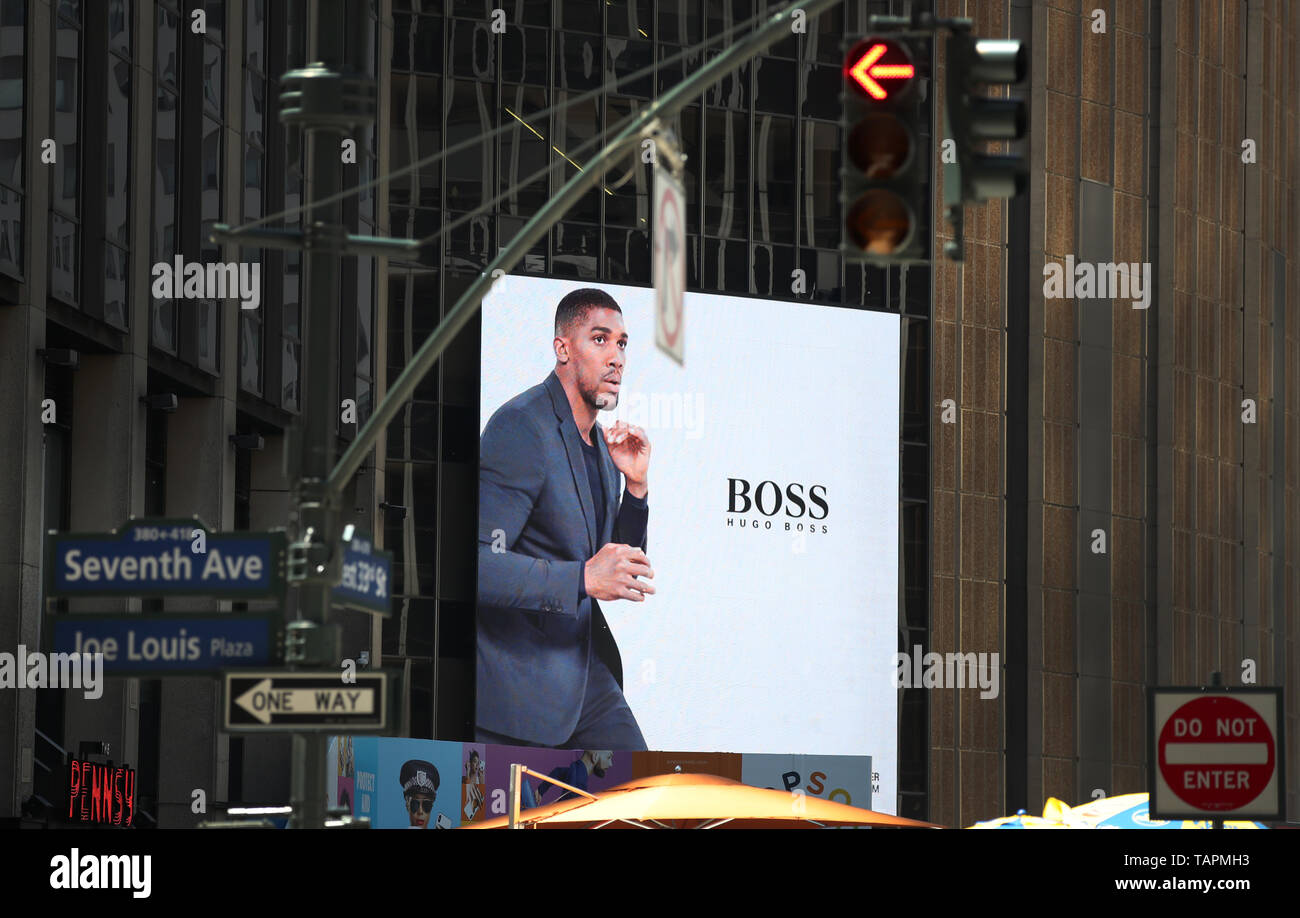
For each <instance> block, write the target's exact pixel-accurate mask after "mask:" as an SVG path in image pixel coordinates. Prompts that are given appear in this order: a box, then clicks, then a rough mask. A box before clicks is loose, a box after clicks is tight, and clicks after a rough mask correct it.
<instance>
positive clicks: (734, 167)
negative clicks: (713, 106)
mask: <svg viewBox="0 0 1300 918" xmlns="http://www.w3.org/2000/svg"><path fill="white" fill-rule="evenodd" d="M704 174H705V175H707V176H708V177H709V181H707V182H705V183H704V188H703V191H704V232H705V234H706V235H709V236H727V237H732V238H744V237H746V236H748V234H749V223H748V221H749V119H748V117H746V116H745V115H741V114H737V113H735V112H726V111H717V110H710V109H706V110H705V115H704ZM748 286H749V285H748V283H742V285H741V286H740V287H738V288H737V289H739V290H744V289H747V288H748Z"/></svg>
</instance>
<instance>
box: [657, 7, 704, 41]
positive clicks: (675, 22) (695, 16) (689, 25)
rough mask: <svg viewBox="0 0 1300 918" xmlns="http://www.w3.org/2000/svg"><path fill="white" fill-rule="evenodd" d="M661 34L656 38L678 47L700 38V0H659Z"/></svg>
mask: <svg viewBox="0 0 1300 918" xmlns="http://www.w3.org/2000/svg"><path fill="white" fill-rule="evenodd" d="M657 6H658V8H659V34H658V35H657V36H656V38H657V39H658V40H659V41H662V42H668V43H670V44H672V45H676V46H678V47H682V46H686V45H694V44H697V43H698V42H699V40H700V37H701V35H700V7H699V0H659V2H658V4H657Z"/></svg>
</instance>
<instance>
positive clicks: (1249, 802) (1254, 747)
mask: <svg viewBox="0 0 1300 918" xmlns="http://www.w3.org/2000/svg"><path fill="white" fill-rule="evenodd" d="M1282 710H1283V709H1282V690H1281V689H1280V688H1253V687H1247V688H1232V689H1223V688H1217V687H1216V688H1210V689H1197V688H1157V689H1153V690H1152V692H1151V695H1150V709H1149V714H1150V716H1149V718H1148V723H1149V725H1150V730H1151V734H1150V737H1149V749H1150V760H1151V764H1150V767H1149V768H1148V771H1149V774H1150V779H1149V781H1150V818H1152V819H1174V820H1176V819H1206V818H1212V819H1243V818H1244V819H1256V820H1270V821H1281V820H1283V819H1285V818H1286V815H1285V810H1286V796H1285V794H1284V793H1283V791H1282V783H1283V776H1284V775H1285V774H1286V769H1285V748H1286V747H1285V743H1284V741H1283V736H1282V729H1283V717H1282Z"/></svg>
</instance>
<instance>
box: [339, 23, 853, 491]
mask: <svg viewBox="0 0 1300 918" xmlns="http://www.w3.org/2000/svg"><path fill="white" fill-rule="evenodd" d="M840 2H841V0H807V2H799V0H796V2H794V3H791V4H790V6H788V7H786V8H785V9H783V10H781V11H780V12H778V13H775V14H773V15H772V16H771V17H770V18H769V19H768V21H767V22H766V23H764V24H763V25H761V26H759V27H758V28H757V29H756V30H755V31H754V32H753V33H752V34H750V35H748V36H746V37H745V38H742V39H741V40H740V41H739V42H737V43H736V44H734V45H732V46H731V47H730V48H728V49H727V50H726V51H724V52H722V54H720V55H718V57H716V58H714V59H713V61H711V62H710V63H709V64H707V65H706V66H705V67H703V68H701V69H700V70H697V71H695V72H694V73H692V74H691V75H690V76H689V77H687V79H686V81H685V82H683V83H680V84H678V85H677V86H675V87H674V88H673V89H671V90H669V92H668V94H667V95H665V96H664V97H663V98H662V99H656V100H655V101H654V102H652V103H650V105H649V107H647V108H646V109H645V110H644V111H642V112H641V114H640V116H639V117H638V118H636V120H634V121H633V122H632V123H631V124H630V125H628V127H626V128H625V129H624V130H623V131H621V132H620V133H619V134H618V135H617V136H616V137H615V138H614V139H613V140H611V141H610V142H609V144H608V145H606V146H605V148H604V149H603V150H601V151H600V153H598V154H597V155H596V156H594V157H593V158H592V160H591V162H590V163H589V164H588V166H587V168H586V169H583V170H579V172H578V174H577V175H575V176H574V177H573V178H571V179H569V181H568V183H567V184H566V185H565V186H564V187H563V188H562V189H561V190H560V193H559V194H557V195H556V196H555V197H554V198H552V199H551V200H550V201H549V202H547V204H546V206H545V207H543V208H542V209H541V210H540V211H538V212H537V214H536V215H535V216H534V217H533V218H532V219H531V220H529V221H528V223H527V224H526V225H525V226H524V228H523V230H522V231H520V233H519V235H517V236H515V238H514V239H513V240H511V242H510V244H509V245H507V246H506V247H505V249H503V250H502V252H501V254H500V255H498V256H497V257H496V258H495V259H493V261H492V263H491V264H489V265H488V266H487V269H486V270H485V271H484V272H483V273H482V274H480V275H479V276H478V277H477V278H475V280H474V283H472V284H470V287H469V289H468V290H466V291H465V294H464V295H463V296H462V297H461V298H460V299H459V300H458V301H457V302H456V306H455V308H453V309H452V310H451V312H449V313H447V316H446V318H444V319H443V320H442V322H440V323H439V324H438V327H437V328H435V329H434V330H433V334H431V335H430V336H429V338H428V340H427V341H425V342H424V344H423V345H422V346H421V347H420V350H419V351H418V352H416V354H415V356H414V357H413V358H412V359H411V362H410V364H409V365H408V366H407V368H406V369H405V370H403V371H402V374H401V375H400V376H398V377H397V380H396V381H395V382H394V383H393V385H392V387H391V388H390V389H389V390H388V394H387V395H386V396H385V398H384V400H383V401H382V402H380V403H379V404H378V405H377V406H376V407H375V411H374V413H373V414H372V415H371V416H370V420H369V421H367V422H366V425H365V427H363V428H361V430H359V431H358V432H357V436H356V439H354V440H353V441H352V443H351V444H350V445H349V446H348V448H347V450H346V451H345V452H344V453H343V457H342V458H341V459H340V460H339V463H338V465H337V466H336V467H335V469H334V471H333V473H332V474H331V475H330V476H329V483H328V491H329V493H330V494H331V495H336V494H339V493H340V492H341V491H342V489H343V488H344V487H345V486H346V485H347V483H348V481H349V480H350V479H351V478H352V476H353V475H354V474H355V473H356V471H357V469H359V468H360V467H361V463H362V462H363V461H364V459H365V457H366V454H367V453H368V452H370V450H371V448H372V447H373V446H374V445H375V441H376V440H378V439H379V437H380V436H382V435H383V433H384V431H386V430H387V429H388V425H389V424H390V423H391V422H392V420H393V418H395V417H396V416H397V412H398V411H399V410H401V408H402V406H403V405H405V404H406V402H407V401H408V400H409V399H410V398H411V396H412V395H413V394H414V392H415V387H416V386H417V385H419V383H420V380H422V379H423V378H424V377H425V375H426V374H428V372H429V371H430V370H432V369H433V367H434V365H435V364H436V363H437V362H438V357H439V356H440V355H441V354H442V352H443V351H444V350H446V349H447V346H448V345H449V344H450V343H451V341H452V339H453V338H455V337H456V335H457V334H459V332H460V330H461V329H462V328H464V327H465V323H467V322H468V321H469V320H470V319H471V318H472V317H473V315H474V313H475V312H476V311H477V310H478V308H479V303H480V302H481V301H482V299H483V296H484V295H485V294H486V293H487V292H488V289H489V288H490V287H491V286H492V283H493V282H494V281H495V280H496V278H495V277H494V274H495V273H496V272H498V271H499V272H501V273H503V274H504V273H508V272H509V271H510V269H511V268H513V267H514V266H515V265H516V264H517V263H518V262H519V259H521V258H522V257H523V256H524V253H525V252H527V251H528V250H529V249H530V248H532V247H533V245H534V243H536V242H537V241H538V240H539V239H541V238H542V235H543V234H544V233H545V232H546V231H547V230H548V229H550V228H551V226H552V225H553V224H554V223H555V222H556V221H558V220H559V219H560V217H562V216H564V214H565V212H566V211H568V209H569V208H570V207H571V206H572V205H573V203H574V202H575V201H577V199H578V198H579V197H581V196H582V194H583V193H584V192H586V191H587V190H588V189H590V188H591V187H592V186H593V185H595V184H596V183H597V182H599V181H600V179H601V177H602V176H604V174H605V171H606V170H607V169H609V167H610V166H612V165H613V164H614V163H615V162H616V161H617V160H618V159H619V157H620V156H622V155H623V154H624V152H625V151H626V148H627V146H628V145H629V144H630V143H632V142H634V141H636V140H638V139H639V138H640V137H641V136H642V134H643V133H645V132H646V131H647V130H651V129H653V127H654V125H655V123H656V121H658V120H659V119H663V118H668V117H671V116H672V115H674V114H676V113H677V112H678V111H680V110H681V109H682V108H684V107H685V106H686V105H687V103H689V102H690V101H692V100H693V99H694V98H695V97H696V96H698V95H699V94H700V93H701V92H703V91H704V89H705V87H707V86H710V85H712V84H713V83H716V82H717V81H718V80H719V79H721V78H722V77H723V76H725V75H726V74H727V73H730V72H731V71H732V70H734V69H736V68H737V67H739V66H740V65H741V64H742V63H743V62H744V61H746V60H748V59H749V58H751V57H753V56H754V55H755V54H759V53H761V52H762V51H765V50H767V48H769V47H771V46H772V45H774V44H776V42H778V41H780V40H781V39H782V38H783V37H785V35H787V34H789V33H790V32H791V23H792V21H793V19H794V15H793V14H794V12H795V11H796V10H801V11H802V12H803V13H804V14H805V15H806V17H807V19H815V18H816V17H817V16H818V15H820V14H821V13H823V12H824V11H826V10H828V9H830V8H831V7H832V6H836V5H837V4H839V3H840Z"/></svg>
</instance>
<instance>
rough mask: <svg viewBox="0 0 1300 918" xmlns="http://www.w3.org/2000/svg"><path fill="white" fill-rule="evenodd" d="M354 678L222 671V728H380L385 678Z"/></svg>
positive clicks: (385, 704)
mask: <svg viewBox="0 0 1300 918" xmlns="http://www.w3.org/2000/svg"><path fill="white" fill-rule="evenodd" d="M351 678H352V677H349V680H351ZM355 679H356V681H355V682H353V681H344V680H343V677H342V675H335V674H330V673H303V672H285V671H283V670H272V671H260V672H257V671H255V672H249V671H247V670H243V671H241V672H238V673H234V672H228V673H225V674H224V682H225V695H224V700H223V705H222V707H223V710H224V711H225V716H224V723H223V728H224V729H225V730H226V731H227V732H231V733H250V732H265V731H278V732H299V731H312V730H320V731H328V732H337V731H338V730H339V729H340V728H346V729H347V730H353V731H382V730H384V729H385V727H386V717H385V712H386V711H387V710H388V674H387V673H383V672H377V673H357V674H356V676H355Z"/></svg>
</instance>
